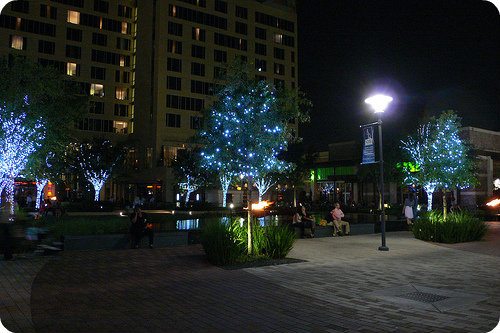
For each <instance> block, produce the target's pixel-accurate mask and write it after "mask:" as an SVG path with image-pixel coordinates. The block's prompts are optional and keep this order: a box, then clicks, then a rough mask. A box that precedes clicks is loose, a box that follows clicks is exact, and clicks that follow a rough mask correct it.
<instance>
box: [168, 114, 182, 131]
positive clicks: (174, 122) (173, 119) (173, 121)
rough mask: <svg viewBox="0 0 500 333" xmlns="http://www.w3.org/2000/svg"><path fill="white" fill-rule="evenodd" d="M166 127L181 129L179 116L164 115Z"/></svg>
mask: <svg viewBox="0 0 500 333" xmlns="http://www.w3.org/2000/svg"><path fill="white" fill-rule="evenodd" d="M166 126H167V127H177V128H179V127H181V116H180V115H179V114H174V113H167V114H166Z"/></svg>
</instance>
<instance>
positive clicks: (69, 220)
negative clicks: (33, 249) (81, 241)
mask: <svg viewBox="0 0 500 333" xmlns="http://www.w3.org/2000/svg"><path fill="white" fill-rule="evenodd" d="M37 224H38V225H39V226H47V227H48V229H49V232H50V234H52V235H53V236H54V237H55V238H59V237H60V236H67V235H72V236H79V235H103V234H119V233H128V231H129V226H130V220H129V219H128V218H127V217H120V216H92V217H88V216H71V217H70V216H64V217H61V218H60V219H57V218H55V217H52V216H46V217H44V218H43V219H41V220H39V221H38V222H37Z"/></svg>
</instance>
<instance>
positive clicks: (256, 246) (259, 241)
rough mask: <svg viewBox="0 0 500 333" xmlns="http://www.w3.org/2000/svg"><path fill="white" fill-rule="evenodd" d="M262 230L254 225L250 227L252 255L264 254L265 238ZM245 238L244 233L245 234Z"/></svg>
mask: <svg viewBox="0 0 500 333" xmlns="http://www.w3.org/2000/svg"><path fill="white" fill-rule="evenodd" d="M265 236H266V235H265V233H264V228H263V227H261V226H260V225H256V224H254V225H253V226H252V251H253V254H254V255H261V254H265V252H266V250H265V247H266V237H265ZM245 237H246V233H245Z"/></svg>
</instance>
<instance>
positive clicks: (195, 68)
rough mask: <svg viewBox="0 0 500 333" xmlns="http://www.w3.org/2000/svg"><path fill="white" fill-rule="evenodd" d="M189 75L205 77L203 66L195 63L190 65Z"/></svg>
mask: <svg viewBox="0 0 500 333" xmlns="http://www.w3.org/2000/svg"><path fill="white" fill-rule="evenodd" d="M191 74H193V75H198V76H205V65H204V64H200V63H197V62H192V63H191Z"/></svg>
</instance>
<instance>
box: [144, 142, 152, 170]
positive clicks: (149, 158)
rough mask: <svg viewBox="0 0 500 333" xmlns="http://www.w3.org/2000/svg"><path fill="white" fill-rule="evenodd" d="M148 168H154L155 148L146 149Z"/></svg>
mask: <svg viewBox="0 0 500 333" xmlns="http://www.w3.org/2000/svg"><path fill="white" fill-rule="evenodd" d="M146 167H147V168H149V169H151V168H152V167H153V148H151V147H148V148H146Z"/></svg>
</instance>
